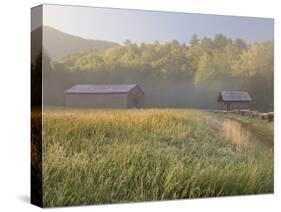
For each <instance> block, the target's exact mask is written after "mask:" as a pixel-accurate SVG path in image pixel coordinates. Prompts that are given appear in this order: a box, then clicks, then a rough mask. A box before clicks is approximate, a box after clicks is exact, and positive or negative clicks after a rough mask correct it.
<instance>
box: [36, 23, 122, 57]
mask: <svg viewBox="0 0 281 212" xmlns="http://www.w3.org/2000/svg"><path fill="white" fill-rule="evenodd" d="M41 33H43V37H44V39H43V46H44V48H45V49H46V51H47V52H48V55H49V57H50V58H52V59H53V60H58V59H61V58H62V57H63V56H65V55H68V54H75V53H78V52H82V51H84V52H86V51H91V50H106V49H109V48H112V47H118V46H120V45H119V44H117V43H114V42H109V41H103V40H93V39H85V38H81V37H78V36H74V35H71V34H68V33H64V32H61V31H59V30H57V29H55V28H52V27H49V26H43V31H42V27H39V28H37V29H35V30H33V31H32V33H31V37H32V38H33V40H32V41H33V42H34V44H35V43H36V40H34V39H38V38H40V37H41ZM39 46H41V44H40V43H38V44H37V45H33V47H34V48H36V47H39ZM35 51H36V49H35Z"/></svg>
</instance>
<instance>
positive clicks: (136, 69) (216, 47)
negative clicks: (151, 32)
mask: <svg viewBox="0 0 281 212" xmlns="http://www.w3.org/2000/svg"><path fill="white" fill-rule="evenodd" d="M273 47H274V43H273V41H265V42H259V43H252V44H247V43H246V42H245V41H243V40H242V39H235V40H233V39H230V38H227V37H226V36H224V35H222V34H218V35H216V36H215V37H214V38H208V37H203V38H201V39H199V38H198V36H197V35H196V34H194V35H193V36H192V38H191V40H190V41H189V44H186V43H180V42H178V41H176V40H173V41H170V42H166V43H159V42H157V41H155V42H154V43H141V44H136V43H133V42H131V41H129V40H127V41H125V42H124V44H123V45H122V46H119V47H114V48H110V49H108V50H104V51H99V50H93V51H90V52H89V51H88V52H80V53H78V54H73V55H67V56H65V57H64V58H63V59H61V60H60V61H55V62H50V61H49V59H48V57H47V56H45V58H46V59H45V60H44V61H45V67H46V69H45V81H46V83H45V84H46V86H47V85H52V88H56V89H58V91H57V92H58V95H57V97H56V98H53V97H52V96H51V95H49V92H51V93H54V91H51V90H48V88H47V90H46V92H47V93H46V95H47V96H48V95H49V96H50V101H49V100H48V101H47V102H50V104H53V103H55V102H61V100H58V98H60V97H59V96H61V95H62V91H63V89H65V88H67V87H69V86H72V85H73V84H77V83H81V84H83V83H138V84H140V85H141V86H142V87H143V89H144V90H145V93H146V105H147V106H148V107H161V106H163V107H198V108H217V107H219V105H218V104H217V102H216V97H217V95H218V92H219V91H220V90H245V91H248V92H249V93H250V95H251V96H252V99H253V105H252V107H253V109H258V110H261V111H270V110H273V70H274V49H273ZM49 64H50V65H49ZM46 70H47V71H46ZM49 89H50V88H49ZM55 96H56V95H55ZM46 98H47V97H46ZM47 99H48V98H47Z"/></svg>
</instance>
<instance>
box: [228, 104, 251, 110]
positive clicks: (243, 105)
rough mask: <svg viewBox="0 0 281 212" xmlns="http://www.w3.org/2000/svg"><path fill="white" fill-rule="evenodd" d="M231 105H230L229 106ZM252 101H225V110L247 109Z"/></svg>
mask: <svg viewBox="0 0 281 212" xmlns="http://www.w3.org/2000/svg"><path fill="white" fill-rule="evenodd" d="M227 105H229V107H227ZM250 106H251V104H250V102H225V103H224V110H246V109H250Z"/></svg>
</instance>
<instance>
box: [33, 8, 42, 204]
mask: <svg viewBox="0 0 281 212" xmlns="http://www.w3.org/2000/svg"><path fill="white" fill-rule="evenodd" d="M31 203H32V204H34V205H37V206H39V207H42V206H43V197H42V6H37V7H34V8H32V9H31Z"/></svg>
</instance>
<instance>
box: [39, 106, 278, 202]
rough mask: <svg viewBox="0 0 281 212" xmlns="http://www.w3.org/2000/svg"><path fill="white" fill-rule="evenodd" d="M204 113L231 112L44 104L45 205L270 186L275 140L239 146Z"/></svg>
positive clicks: (204, 194) (268, 188) (259, 190)
mask: <svg viewBox="0 0 281 212" xmlns="http://www.w3.org/2000/svg"><path fill="white" fill-rule="evenodd" d="M206 117H212V118H215V119H219V120H224V119H225V118H227V117H215V116H214V115H212V114H210V113H207V112H203V111H196V110H164V109H163V110H161V109H155V110H153V109H151V110H120V111H118V110H112V111H102V110H97V111H94V110H93V111H92V110H59V111H56V110H50V111H45V112H44V116H43V119H44V126H43V142H44V144H43V147H44V148H43V176H44V178H43V195H44V201H43V202H44V206H46V207H52V206H62V205H80V204H101V203H118V202H130V201H147V200H164V199H183V198H196V197H215V196H226V195H245V194H259V193H272V192H273V151H272V148H273V147H269V146H267V145H264V144H263V143H262V142H259V141H254V140H256V139H257V137H255V136H253V137H249V138H248V140H249V141H248V143H247V145H246V146H245V147H244V148H237V144H236V143H235V142H230V141H229V139H227V137H225V136H224V134H222V133H221V131H220V130H218V129H215V128H214V127H213V126H211V125H210V123H208V122H206V119H205V118H206ZM228 118H230V117H228ZM238 121H239V120H238ZM244 121H246V120H244ZM251 121H252V122H253V123H256V122H264V121H262V120H254V121H253V120H248V122H249V124H251ZM262 124H264V123H259V125H258V126H262ZM266 124H268V123H266ZM254 127H256V126H254ZM265 128H266V129H263V133H265V134H266V135H268V136H267V137H264V139H268V141H265V142H273V141H272V140H271V135H273V127H271V126H267V127H265ZM231 132H232V131H231ZM272 138H273V137H272Z"/></svg>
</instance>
